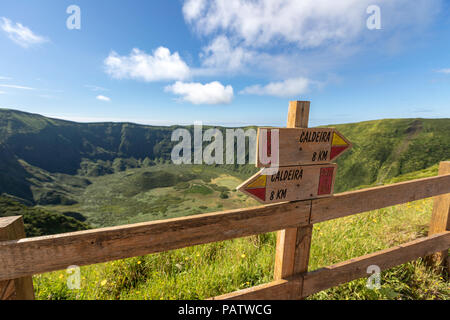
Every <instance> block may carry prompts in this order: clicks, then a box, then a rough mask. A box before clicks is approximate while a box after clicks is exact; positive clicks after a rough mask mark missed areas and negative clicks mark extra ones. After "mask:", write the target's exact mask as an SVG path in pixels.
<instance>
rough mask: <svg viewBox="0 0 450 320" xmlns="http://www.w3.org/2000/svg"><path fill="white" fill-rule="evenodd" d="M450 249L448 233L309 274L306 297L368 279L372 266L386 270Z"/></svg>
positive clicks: (305, 280)
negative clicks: (353, 281) (354, 281)
mask: <svg viewBox="0 0 450 320" xmlns="http://www.w3.org/2000/svg"><path fill="white" fill-rule="evenodd" d="M449 247H450V232H445V233H440V234H436V235H433V236H431V237H427V238H422V239H418V240H415V241H411V242H408V243H405V244H402V245H399V246H396V247H393V248H390V249H386V250H382V251H379V252H375V253H372V254H368V255H365V256H361V257H358V258H355V259H351V260H348V261H345V262H342V263H338V264H335V265H332V266H329V267H326V268H323V269H318V270H315V271H313V272H308V273H307V274H305V275H304V282H303V296H304V297H306V296H309V295H312V294H314V293H317V292H319V291H322V290H325V289H328V288H332V287H334V286H337V285H339V284H342V283H345V282H349V281H351V280H355V279H359V278H363V277H368V276H369V274H368V273H367V268H368V267H369V266H371V265H376V266H378V267H380V269H381V270H386V269H389V268H392V267H394V266H398V265H401V264H404V263H406V262H409V261H412V260H416V259H419V258H422V257H424V256H426V255H428V254H431V253H433V252H436V251H441V250H443V249H448V248H449Z"/></svg>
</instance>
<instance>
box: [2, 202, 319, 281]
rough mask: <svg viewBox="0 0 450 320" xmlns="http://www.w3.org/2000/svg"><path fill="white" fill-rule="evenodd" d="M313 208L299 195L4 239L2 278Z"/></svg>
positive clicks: (283, 220)
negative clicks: (214, 210)
mask: <svg viewBox="0 0 450 320" xmlns="http://www.w3.org/2000/svg"><path fill="white" fill-rule="evenodd" d="M310 210H311V201H300V202H295V203H283V204H275V205H266V206H260V207H255V208H248V209H237V210H230V211H224V212H218V213H208V214H203V215H196V216H190V217H182V218H175V219H168V220H163V221H152V222H146V223H138V224H133V225H127V226H118V227H111V228H102V229H96V230H86V231H80V232H73V233H66V234H60V235H52V236H44V237H37V238H27V239H22V240H18V241H8V242H0V280H5V279H11V278H17V277H22V276H27V275H33V274H38V273H43V272H49V271H55V270H61V269H65V268H67V267H68V266H71V265H78V266H83V265H88V264H94V263H100V262H106V261H112V260H117V259H123V258H128V257H134V256H139V255H145V254H150V253H156V252H163V251H168V250H172V249H178V248H184V247H189V246H194V245H198V244H205V243H210V242H217V241H222V240H228V239H233V238H240V237H245V236H250V235H254V234H260V233H265V232H271V231H276V230H280V229H283V228H287V227H293V226H294V227H295V226H300V225H306V224H308V223H309V213H310Z"/></svg>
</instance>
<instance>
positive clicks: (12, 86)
mask: <svg viewBox="0 0 450 320" xmlns="http://www.w3.org/2000/svg"><path fill="white" fill-rule="evenodd" d="M0 87H1V88H10V89H20V90H36V89H35V88H31V87H24V86H18V85H15V84H0Z"/></svg>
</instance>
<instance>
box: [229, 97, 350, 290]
mask: <svg viewBox="0 0 450 320" xmlns="http://www.w3.org/2000/svg"><path fill="white" fill-rule="evenodd" d="M309 108H310V102H309V101H291V102H290V103H289V113H288V121H287V128H260V129H259V130H258V146H257V158H256V159H257V161H256V166H257V167H259V168H263V169H262V170H261V171H260V172H258V173H257V174H255V175H254V176H253V177H251V178H250V179H248V180H247V181H245V182H244V183H243V184H241V185H240V186H239V187H238V188H237V189H238V190H239V191H241V192H243V193H245V194H247V195H249V196H251V197H252V198H254V199H256V200H257V201H259V202H261V203H277V202H286V201H299V200H310V199H316V198H321V197H330V196H332V195H333V189H334V180H335V177H336V171H337V165H336V164H332V163H331V161H333V160H335V159H337V158H338V157H339V156H341V155H342V154H343V153H344V152H345V151H347V150H349V149H350V148H351V147H352V144H351V143H350V141H348V140H347V139H346V138H345V137H344V136H343V135H342V134H341V133H339V132H338V131H337V130H336V129H333V128H310V129H308V118H309ZM272 132H273V133H274V134H278V138H279V139H278V144H277V147H278V150H272V149H273V147H274V146H272ZM274 151H275V152H277V151H278V157H277V158H276V160H278V162H277V163H276V165H277V167H273V165H274V164H273V163H271V162H270V161H263V159H262V158H261V155H267V157H268V158H269V157H271V156H272V155H273V153H274ZM312 229H313V227H312V225H308V226H304V227H300V228H289V229H286V230H281V231H279V232H278V234H277V248H276V257H275V270H274V277H275V280H279V279H285V278H287V277H289V276H291V275H294V274H299V273H303V272H306V271H308V262H309V251H310V247H311V236H312ZM301 286H303V284H301ZM299 290H302V288H299Z"/></svg>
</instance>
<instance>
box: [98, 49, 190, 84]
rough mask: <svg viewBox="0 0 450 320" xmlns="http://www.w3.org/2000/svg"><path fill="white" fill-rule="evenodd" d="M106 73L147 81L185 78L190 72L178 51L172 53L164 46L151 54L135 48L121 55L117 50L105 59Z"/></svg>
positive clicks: (114, 76)
mask: <svg viewBox="0 0 450 320" xmlns="http://www.w3.org/2000/svg"><path fill="white" fill-rule="evenodd" d="M104 64H105V68H106V73H108V74H109V75H111V76H112V77H113V78H117V79H135V80H143V81H147V82H151V81H161V80H183V79H186V78H187V77H188V76H189V74H190V69H189V67H188V66H187V64H186V63H185V62H184V61H183V60H182V59H181V58H180V55H179V54H178V52H174V53H173V54H171V53H170V50H169V49H167V48H164V47H159V48H158V49H156V50H155V51H154V52H153V54H152V55H149V54H147V53H145V52H143V51H141V50H139V49H136V48H135V49H133V50H132V51H131V53H130V55H128V56H119V55H118V54H117V53H116V52H111V54H110V55H109V56H108V57H107V58H106V59H105V61H104Z"/></svg>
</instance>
